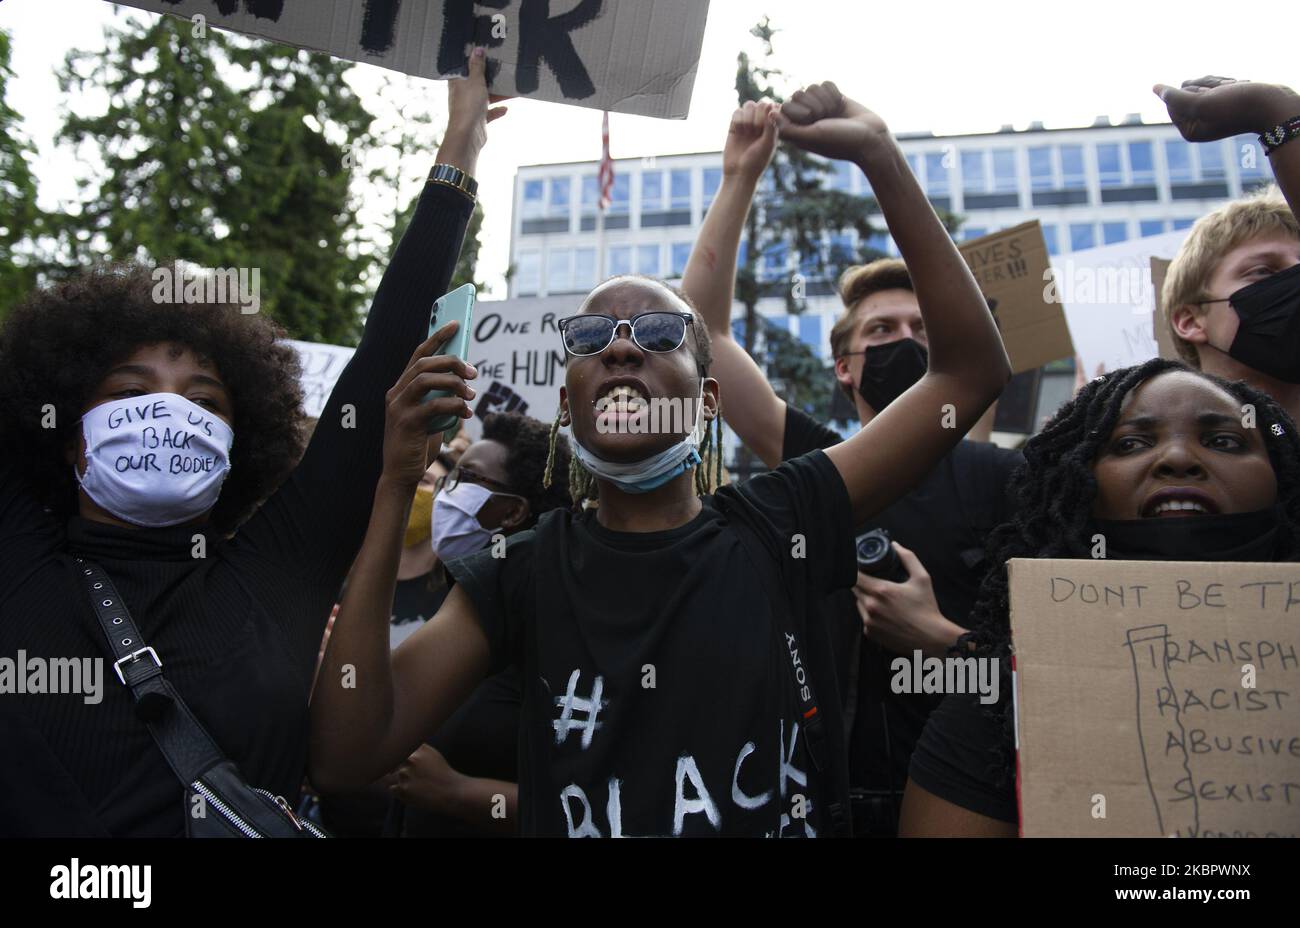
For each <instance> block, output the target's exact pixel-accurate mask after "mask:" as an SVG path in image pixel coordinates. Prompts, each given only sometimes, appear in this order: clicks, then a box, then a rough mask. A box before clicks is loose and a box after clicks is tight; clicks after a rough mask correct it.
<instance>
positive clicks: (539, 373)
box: [466, 296, 581, 436]
mask: <svg viewBox="0 0 1300 928" xmlns="http://www.w3.org/2000/svg"><path fill="white" fill-rule="evenodd" d="M580 302H581V297H574V296H555V297H540V298H539V297H528V298H521V299H515V300H496V301H493V302H484V303H479V304H478V305H477V306H475V307H474V332H473V339H472V340H471V342H470V349H469V350H470V363H472V364H473V365H474V366H475V367H476V368H478V380H477V381H476V382H475V384H474V389H475V390H477V391H478V396H477V397H476V398H475V400H474V402H473V404H472V407H471V408H472V409H473V410H474V418H473V419H471V420H470V421H469V422H468V423H466V424H467V426H468V427H469V430H470V432H471V434H473V435H475V436H477V435H478V434H479V429H480V426H481V421H482V418H483V416H485V415H486V414H487V413H490V412H520V413H525V414H527V415H529V416H532V417H533V418H534V419H540V420H542V421H543V422H545V423H547V424H548V425H549V424H550V423H551V422H552V421H553V420H554V419H555V413H556V410H558V409H559V408H560V387H561V386H562V385H563V384H564V368H565V363H566V360H567V356H566V355H565V353H564V346H563V344H562V343H561V341H560V331H559V329H557V328H556V326H555V323H556V322H557V321H558V320H560V319H563V318H564V317H565V316H571V315H573V313H574V312H575V311H576V310H577V308H578V304H579V303H580Z"/></svg>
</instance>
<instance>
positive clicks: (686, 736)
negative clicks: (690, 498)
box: [448, 452, 855, 836]
mask: <svg viewBox="0 0 1300 928" xmlns="http://www.w3.org/2000/svg"><path fill="white" fill-rule="evenodd" d="M702 503H703V507H702V509H701V511H700V513H699V515H698V516H696V517H695V518H694V519H692V520H691V521H690V522H688V523H687V524H685V525H682V526H679V527H677V528H674V529H670V530H668V531H663V532H648V533H628V532H615V531H610V530H609V529H606V528H604V527H603V526H601V525H600V524H599V522H598V521H597V518H596V513H595V512H594V511H588V512H585V513H582V514H574V513H571V512H564V511H554V512H550V513H547V514H546V515H545V516H543V517H542V519H541V521H540V522H539V523H538V525H537V527H536V528H535V529H533V530H530V531H527V532H523V533H520V534H518V535H515V536H513V537H512V538H510V539H509V541H508V542H507V549H506V555H505V557H503V558H494V557H493V556H492V552H491V551H490V550H488V551H482V552H479V553H477V554H474V555H471V556H470V557H467V558H465V559H463V560H460V561H455V562H452V563H451V564H449V565H448V570H449V571H450V572H451V573H452V574H453V575H454V576H455V577H456V580H457V581H458V582H459V583H460V584H462V586H463V587H464V589H465V591H466V593H468V594H469V596H470V598H471V599H472V600H473V602H474V605H475V607H476V609H477V611H478V617H479V621H480V623H481V624H482V627H483V630H484V633H485V634H486V636H487V639H488V641H489V643H490V645H491V650H492V656H493V662H494V665H495V668H497V669H499V668H502V667H505V666H507V665H508V664H510V663H512V662H514V663H517V664H518V665H519V666H520V668H521V671H522V677H523V707H522V717H521V723H520V751H519V764H520V770H519V790H520V815H521V820H522V825H521V831H522V832H523V833H524V834H526V835H538V834H540V835H566V834H568V835H591V836H596V835H603V836H616V835H624V836H632V835H636V836H651V835H677V834H680V835H714V834H726V835H754V836H758V835H781V836H803V835H805V834H807V833H819V834H821V833H829V826H828V825H827V824H826V823H824V821H823V818H822V813H823V812H824V811H825V810H824V809H823V808H822V807H823V806H824V805H826V803H824V802H822V801H821V800H820V799H818V800H816V801H814V794H816V793H817V790H818V789H819V785H818V784H817V783H815V782H812V781H814V779H815V778H814V777H812V776H810V769H811V766H810V761H809V758H808V756H807V754H806V749H805V745H804V741H805V739H804V738H803V737H802V736H801V735H802V731H801V725H800V720H799V714H798V712H797V707H796V705H795V702H796V693H795V691H794V683H793V681H792V678H791V676H790V671H789V670H788V669H787V668H786V667H785V666H783V665H782V661H789V660H790V657H789V654H788V653H787V652H784V651H783V648H784V639H783V638H780V637H778V634H777V630H776V627H775V625H774V619H775V618H776V615H775V610H777V609H789V608H790V606H789V603H780V604H774V603H772V602H770V601H769V599H768V597H767V595H766V594H765V592H764V589H765V587H764V584H763V581H762V577H761V576H760V575H759V574H758V573H757V571H758V570H760V569H771V570H781V571H782V572H783V573H784V574H786V583H787V584H789V585H790V587H791V588H792V590H793V592H792V596H802V597H803V598H802V599H801V600H795V601H800V602H808V601H812V602H814V603H815V602H816V600H817V598H819V597H823V596H825V595H826V594H828V593H829V592H830V591H831V590H833V589H837V588H844V587H849V586H851V585H852V583H853V580H854V576H855V573H854V561H853V556H852V551H853V547H852V539H853V527H852V520H851V518H850V516H849V513H850V504H849V499H848V494H847V491H846V490H845V487H844V482H843V480H842V479H841V478H840V476H839V472H838V471H837V470H836V469H835V467H834V465H832V464H831V462H830V460H829V459H828V458H827V457H826V456H825V455H824V454H822V453H821V452H814V453H812V454H809V455H807V456H805V457H802V458H797V459H795V460H793V461H788V462H786V463H785V464H783V465H782V466H781V467H779V468H777V469H776V470H774V471H771V472H768V473H765V474H761V475H759V476H758V477H755V478H754V479H753V480H750V481H748V482H747V483H745V484H743V485H740V486H728V487H724V488H722V489H720V490H719V491H718V493H717V494H716V495H714V496H710V497H704V498H703V500H702ZM737 520H743V521H744V523H745V524H746V525H748V526H750V527H751V530H753V531H754V532H755V534H756V535H757V537H759V539H760V540H761V541H762V542H763V544H764V545H765V546H766V547H769V548H770V549H771V550H773V551H780V552H789V553H790V554H792V555H793V554H794V553H795V552H798V553H799V554H802V555H803V556H802V557H791V558H790V559H789V564H788V565H786V564H778V563H777V562H776V561H775V555H774V556H773V563H772V564H771V565H756V564H755V563H754V561H752V560H750V555H749V552H748V549H746V548H745V547H744V546H743V543H742V541H741V535H740V530H738V529H737V528H736V525H735V522H736V521H737ZM796 536H802V538H796ZM800 541H802V544H800ZM796 587H802V589H794V588H796ZM820 624H821V623H818V622H811V621H810V622H809V623H808V629H807V634H808V650H809V652H810V653H814V654H815V653H817V651H818V648H817V642H816V641H814V640H813V639H814V637H815V636H820V641H821V642H822V644H823V645H824V643H825V639H824V630H822V631H821V632H819V630H818V627H819V626H820ZM821 650H822V651H823V652H825V647H823V648H822V649H821ZM808 670H809V672H810V673H811V674H812V675H813V677H814V686H816V687H818V688H820V689H821V690H822V691H823V692H826V693H832V692H834V687H835V680H834V675H833V672H831V671H829V670H828V669H827V668H825V667H822V668H820V669H819V668H817V667H815V666H813V664H812V663H810V664H809V666H808ZM834 703H835V700H833V699H832V700H831V702H830V704H828V705H826V706H825V708H826V712H827V724H829V725H838V724H842V722H841V721H840V720H839V714H838V711H837V709H838V707H837V706H835V705H834Z"/></svg>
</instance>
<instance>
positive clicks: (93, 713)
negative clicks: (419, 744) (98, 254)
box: [0, 184, 471, 836]
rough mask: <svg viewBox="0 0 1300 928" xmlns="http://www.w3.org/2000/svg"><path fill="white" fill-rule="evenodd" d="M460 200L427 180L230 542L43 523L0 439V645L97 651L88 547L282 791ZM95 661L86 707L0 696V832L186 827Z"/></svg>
mask: <svg viewBox="0 0 1300 928" xmlns="http://www.w3.org/2000/svg"><path fill="white" fill-rule="evenodd" d="M470 210H471V204H470V202H469V200H468V199H467V198H466V197H465V196H464V195H462V194H461V193H459V192H457V191H454V190H452V189H450V188H447V187H443V186H439V185H436V184H435V185H429V186H428V187H427V188H426V190H425V192H424V194H423V195H422V197H421V199H420V203H419V206H418V208H417V209H416V211H415V214H414V216H413V217H412V219H411V222H410V225H409V227H408V228H407V231H406V234H405V235H404V236H403V238H402V241H401V244H400V245H399V246H398V248H397V250H396V252H395V254H394V255H393V259H392V262H391V263H390V265H389V267H388V269H387V271H386V273H385V274H384V278H383V281H382V282H381V284H380V286H379V290H378V292H377V293H376V295H375V300H374V303H373V305H372V306H371V310H370V315H369V318H368V319H367V321H366V327H365V332H364V334H363V336H362V339H361V343H360V345H359V346H358V347H357V351H356V354H355V355H354V356H353V358H352V360H351V362H349V364H348V366H347V367H346V369H345V370H344V371H343V373H342V374H341V375H340V376H339V380H338V383H337V384H336V386H335V388H334V392H333V393H332V394H331V396H330V399H329V402H328V403H327V404H326V407H325V410H324V412H323V413H322V415H321V417H320V421H319V423H318V425H317V426H316V431H315V433H314V435H313V437H312V440H311V443H310V444H309V446H308V448H307V451H306V453H305V455H304V456H303V459H302V461H301V463H300V464H299V465H298V466H297V468H296V469H295V470H294V471H293V473H292V474H291V475H290V477H289V478H288V480H286V481H285V483H284V484H283V485H282V486H281V487H280V488H279V489H278V490H277V491H276V492H275V494H274V495H273V496H272V497H271V498H270V499H268V500H267V501H266V503H265V504H264V505H263V506H262V507H261V508H260V509H259V510H258V511H257V512H256V514H254V515H253V516H252V518H250V519H249V520H248V521H247V522H246V523H245V524H244V525H243V526H242V527H241V528H240V529H239V531H238V532H237V533H236V535H235V536H234V537H233V538H232V539H230V540H229V541H222V540H221V539H220V538H218V537H216V536H207V538H206V546H207V550H206V557H202V558H199V557H195V556H194V551H195V547H196V546H195V541H194V537H193V536H194V535H195V529H194V528H192V527H191V528H185V527H175V528H163V529H125V528H120V527H117V526H112V525H106V524H103V523H97V522H91V521H87V520H85V519H82V518H76V517H74V518H72V519H70V520H68V521H67V522H66V523H64V522H62V521H60V520H56V519H55V518H54V517H53V516H52V515H50V514H49V513H48V512H47V511H46V510H44V509H43V508H42V507H41V506H40V504H39V503H38V502H37V500H36V498H35V497H34V495H33V493H32V491H31V490H30V488H29V487H28V485H27V484H26V483H25V482H23V481H22V479H21V478H20V477H19V476H18V475H17V473H16V472H15V471H14V469H13V468H12V467H11V466H9V464H8V463H7V460H8V456H9V455H11V454H14V453H21V449H19V448H10V449H7V450H6V453H5V455H3V456H0V658H6V657H7V658H10V659H17V658H18V657H19V652H20V651H22V652H25V657H26V658H27V659H28V660H31V659H32V658H44V659H54V658H104V657H105V656H106V652H105V650H104V649H105V642H104V640H103V633H102V632H101V630H100V627H99V625H98V623H97V622H96V620H95V617H94V614H93V612H92V611H91V607H90V603H89V601H88V598H87V592H86V590H85V588H84V586H83V585H82V583H81V580H80V575H79V573H78V572H77V571H76V570H75V569H74V566H73V556H74V555H80V556H82V557H85V558H87V559H89V560H92V561H95V562H98V563H99V564H100V565H102V566H103V567H104V568H105V569H106V570H107V571H108V574H109V576H110V577H111V578H112V580H113V582H114V583H115V585H116V586H117V588H118V591H119V592H120V593H121V595H122V598H123V600H124V602H125V604H126V606H127V608H128V609H130V611H131V614H132V616H133V617H134V619H135V621H136V624H137V625H138V626H139V629H140V633H141V636H142V637H143V639H144V642H145V643H146V644H148V645H150V646H152V647H153V648H154V649H155V650H156V651H157V653H158V656H159V658H160V659H161V660H162V664H163V673H164V675H165V676H166V677H167V679H168V680H170V681H171V683H172V685H173V686H174V687H176V689H177V690H178V691H179V692H180V694H181V696H182V698H183V699H184V700H185V702H186V703H187V704H188V705H189V707H190V709H191V710H192V711H193V712H194V714H195V715H196V716H197V717H198V719H199V720H200V722H202V723H203V725H204V726H205V727H206V728H207V729H208V731H209V732H210V733H211V734H212V736H213V737H214V738H215V739H216V741H217V743H218V744H219V745H220V746H221V747H222V749H223V750H224V752H225V753H226V755H227V756H228V757H229V758H230V759H231V760H233V761H234V762H235V763H236V764H237V765H238V766H239V768H240V770H241V771H242V772H243V774H244V776H245V777H246V779H247V780H248V781H249V782H250V783H251V784H252V785H254V786H258V787H261V788H264V789H268V790H271V791H272V792H274V793H277V794H280V795H283V796H286V797H288V798H289V800H290V801H291V802H292V801H293V799H294V797H296V796H297V794H298V791H299V787H300V784H301V782H302V777H303V773H304V770H305V767H306V757H307V741H308V694H309V690H310V686H311V678H312V672H313V669H314V665H315V660H316V655H317V651H318V648H319V645H320V639H321V635H322V633H323V631H324V628H325V621H326V619H327V618H328V617H329V614H330V607H331V606H332V605H333V603H334V601H335V598H336V596H337V594H338V591H339V587H340V585H341V584H342V581H343V579H344V576H345V575H346V573H347V570H348V568H349V566H350V565H351V563H352V560H353V558H354V557H355V556H356V552H357V549H358V547H359V546H360V544H361V540H362V538H363V536H364V534H365V529H366V524H367V522H368V519H369V514H370V508H371V504H372V501H373V497H374V490H375V483H376V481H377V480H378V478H379V474H380V471H381V469H382V446H383V431H384V405H385V393H386V391H387V390H388V389H389V388H390V387H391V386H392V385H393V384H394V383H395V382H396V381H397V379H398V377H399V376H400V375H401V373H402V371H403V370H404V369H405V367H406V364H407V362H408V361H409V360H410V357H411V355H412V353H414V351H415V348H416V347H417V346H418V345H419V344H420V342H422V341H423V340H424V339H425V337H426V336H427V334H428V323H429V313H430V310H431V309H432V306H433V302H434V300H435V299H437V298H438V297H439V296H441V295H442V294H443V293H445V292H446V290H447V287H448V284H449V283H450V281H451V275H452V272H453V270H454V268H455V264H456V260H457V257H458V255H459V252H460V246H461V243H462V241H463V238H464V233H465V227H466V225H467V223H468V221H469V216H470ZM74 361H75V359H69V363H72V362H74ZM254 401H256V400H255V399H254ZM349 405H350V406H351V407H352V409H348V408H347V407H348V406H349ZM345 414H346V418H345ZM237 421H238V420H236V423H237ZM235 428H236V441H239V440H240V436H239V432H238V424H236V427H235ZM111 665H112V661H111V659H106V660H104V662H103V665H102V666H103V679H102V694H103V696H102V702H100V703H99V704H96V705H88V704H86V702H85V699H84V697H83V696H82V695H81V694H63V695H51V694H26V695H15V694H4V693H0V835H15V834H19V835H25V834H55V835H80V834H105V833H107V834H109V835H114V836H123V835H139V836H157V835H162V836H167V835H180V834H182V833H183V831H184V819H183V818H182V815H183V809H182V805H183V803H182V792H181V786H180V784H179V782H178V781H177V780H176V777H175V775H174V774H173V773H172V771H171V769H170V768H169V767H168V766H167V764H166V762H165V761H164V760H163V757H162V754H161V753H160V752H159V750H158V747H157V745H156V744H155V743H154V741H153V739H152V737H151V736H150V734H149V731H148V729H147V728H146V726H145V725H144V723H143V722H141V721H139V720H138V719H137V718H136V717H135V715H134V711H133V702H132V699H131V694H130V692H129V691H128V690H127V689H126V688H125V687H124V686H122V685H121V684H120V683H119V682H118V679H117V677H116V675H115V674H114V673H113V671H112V668H111Z"/></svg>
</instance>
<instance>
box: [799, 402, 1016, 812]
mask: <svg viewBox="0 0 1300 928" xmlns="http://www.w3.org/2000/svg"><path fill="white" fill-rule="evenodd" d="M843 440H844V439H843V438H842V437H841V436H840V435H839V434H837V433H836V432H834V431H832V430H831V429H829V428H827V427H826V426H825V425H822V424H821V423H819V422H817V421H816V420H815V419H813V418H811V417H810V416H808V415H806V414H805V413H803V412H801V411H799V410H798V409H795V408H793V407H790V406H787V407H786V419H785V438H784V442H783V445H782V449H781V456H782V458H783V459H785V460H788V459H790V458H792V457H797V456H798V455H801V454H806V453H808V451H810V450H812V449H813V448H829V447H830V446H832V445H836V444H839V443H840V442H841V441H843ZM1023 460H1024V458H1023V456H1022V455H1021V454H1020V452H1018V451H1009V450H1007V449H1004V448H999V447H998V446H997V445H994V444H990V443H988V442H976V441H961V442H959V443H958V444H957V446H956V447H955V448H953V450H952V451H951V452H950V453H949V454H948V455H947V456H946V457H944V459H943V460H942V461H941V462H940V463H939V465H938V466H937V467H935V468H934V470H932V471H931V472H930V473H929V474H927V475H926V477H925V479H924V480H922V481H921V482H920V483H919V484H918V485H917V486H916V487H915V489H913V490H912V491H911V492H910V493H908V494H907V495H906V496H904V497H902V498H901V499H899V500H897V501H895V502H894V503H893V504H892V505H890V506H889V507H887V508H886V509H884V510H882V511H881V512H880V513H878V514H877V515H876V516H875V517H874V518H873V519H872V520H871V521H870V523H869V524H867V525H862V526H859V527H858V530H857V534H862V533H863V532H866V531H869V530H871V529H875V528H883V529H885V530H886V531H887V532H889V536H890V537H891V538H892V539H893V540H894V541H897V542H899V543H900V544H902V545H903V546H905V547H907V548H910V549H911V550H912V551H913V552H914V553H915V554H916V556H917V558H918V559H919V560H920V562H921V563H922V564H923V565H924V566H925V569H926V570H927V571H928V572H929V574H930V578H931V581H932V583H933V586H934V596H935V600H936V601H937V602H938V604H939V609H940V611H942V612H943V614H944V616H945V617H947V618H948V620H949V621H952V622H955V623H957V624H958V625H966V619H967V617H968V616H969V615H970V611H971V609H972V607H973V606H974V605H975V598H976V596H977V594H978V593H979V585H980V581H981V580H982V579H983V574H984V544H985V541H986V539H987V537H988V533H989V532H990V531H992V529H993V528H994V527H996V526H998V525H1000V524H1001V523H1003V522H1006V521H1008V520H1010V518H1011V515H1012V512H1013V503H1012V501H1011V499H1010V497H1009V496H1008V485H1009V482H1010V477H1011V474H1012V473H1013V472H1014V471H1015V469H1016V468H1017V467H1018V466H1019V465H1020V464H1021V463H1022V462H1023ZM824 621H826V622H828V623H829V625H830V628H831V634H832V639H833V641H834V644H835V647H836V650H837V654H836V669H837V675H838V677H839V679H840V680H841V681H843V682H846V683H848V681H852V680H856V686H846V687H845V689H844V690H843V691H842V694H841V695H843V697H844V698H845V700H846V705H845V710H846V715H850V716H851V724H852V731H851V733H850V736H849V765H850V782H851V783H852V785H853V786H854V787H858V788H864V789H871V790H894V791H901V790H902V788H903V786H904V785H905V784H906V782H907V773H908V759H909V757H910V756H911V753H912V749H913V748H914V747H915V745H916V742H917V739H918V738H919V737H920V736H921V729H922V728H923V727H924V726H925V720H926V718H927V716H929V714H930V713H931V712H932V711H933V710H934V708H935V707H936V706H937V705H938V704H939V701H940V700H941V699H942V698H943V697H942V696H937V695H934V694H926V693H917V694H896V693H894V692H893V691H892V690H891V689H890V687H889V681H890V679H891V678H892V677H893V671H891V670H890V667H889V665H890V662H891V661H892V660H893V659H894V658H895V657H896V655H895V654H893V653H892V652H889V651H887V650H885V649H884V648H882V647H880V646H878V645H876V644H875V643H873V642H869V641H864V640H863V636H862V619H861V616H860V615H859V613H858V608H857V604H856V602H855V601H854V598H853V595H852V592H851V591H839V592H837V593H835V594H832V596H831V597H830V598H828V599H827V601H826V603H825V613H824ZM904 656H906V657H911V655H904ZM855 665H856V667H855ZM855 669H856V673H855V672H854V671H855Z"/></svg>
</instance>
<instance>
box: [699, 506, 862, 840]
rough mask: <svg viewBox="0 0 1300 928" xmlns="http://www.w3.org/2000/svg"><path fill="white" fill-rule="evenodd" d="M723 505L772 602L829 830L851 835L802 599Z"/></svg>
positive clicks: (741, 520)
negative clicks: (810, 655) (815, 681)
mask: <svg viewBox="0 0 1300 928" xmlns="http://www.w3.org/2000/svg"><path fill="white" fill-rule="evenodd" d="M715 499H716V497H715ZM724 508H725V509H726V510H727V514H728V516H729V517H730V518H729V519H728V522H729V524H730V525H731V527H732V528H734V529H735V530H736V535H737V537H738V538H739V539H740V544H741V547H742V548H743V549H744V551H745V553H746V555H747V556H748V557H749V560H750V563H751V564H752V565H753V567H754V570H755V571H756V572H757V573H758V575H759V577H760V578H761V579H762V583H763V586H764V588H765V590H766V592H767V596H768V599H769V600H770V601H771V602H772V604H773V609H772V616H773V621H774V623H775V625H776V629H777V631H778V632H779V633H780V635H781V640H782V643H783V644H784V645H785V654H786V656H787V658H788V659H787V660H784V661H782V662H781V663H782V664H784V665H785V668H786V675H787V676H788V678H789V681H790V685H791V687H792V688H793V689H794V693H795V705H797V706H798V707H799V716H800V719H801V721H802V722H803V727H804V740H805V743H806V744H807V745H808V756H809V757H810V758H811V760H812V763H813V767H815V768H816V770H817V773H818V774H819V775H820V776H821V782H822V786H823V789H822V793H823V795H822V796H821V797H820V798H821V800H822V801H823V802H824V803H825V804H826V812H827V815H828V817H829V820H830V824H831V831H832V833H833V834H834V835H835V837H837V838H846V837H850V836H851V835H852V828H851V827H850V824H849V818H848V811H847V809H846V808H845V807H844V805H843V804H842V803H841V802H840V801H839V798H838V797H837V796H836V795H835V794H836V789H835V785H834V782H833V777H832V775H831V765H832V755H833V754H834V748H833V746H832V744H831V740H830V738H829V736H828V732H827V727H826V722H825V716H824V714H823V713H822V711H821V708H820V706H819V704H818V701H817V693H816V690H815V688H814V686H813V680H812V678H813V674H812V672H811V671H810V670H809V668H808V663H807V661H808V651H807V650H806V649H805V648H804V647H803V642H804V634H803V632H804V628H805V622H804V608H803V605H804V604H803V603H799V602H795V597H794V596H792V595H791V590H790V587H789V586H787V585H785V584H780V583H778V582H777V577H778V576H784V574H785V565H784V564H782V563H781V561H780V559H779V558H777V557H776V556H774V555H773V554H772V552H771V551H770V550H769V549H768V547H767V546H766V545H764V543H763V541H762V540H761V539H760V537H759V535H758V533H757V532H756V531H755V530H754V528H753V527H752V526H751V525H750V524H749V523H748V521H746V519H745V518H744V516H743V515H741V514H740V513H737V512H736V511H735V507H724ZM781 603H784V604H785V605H786V608H784V609H782V608H780V604H781Z"/></svg>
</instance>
